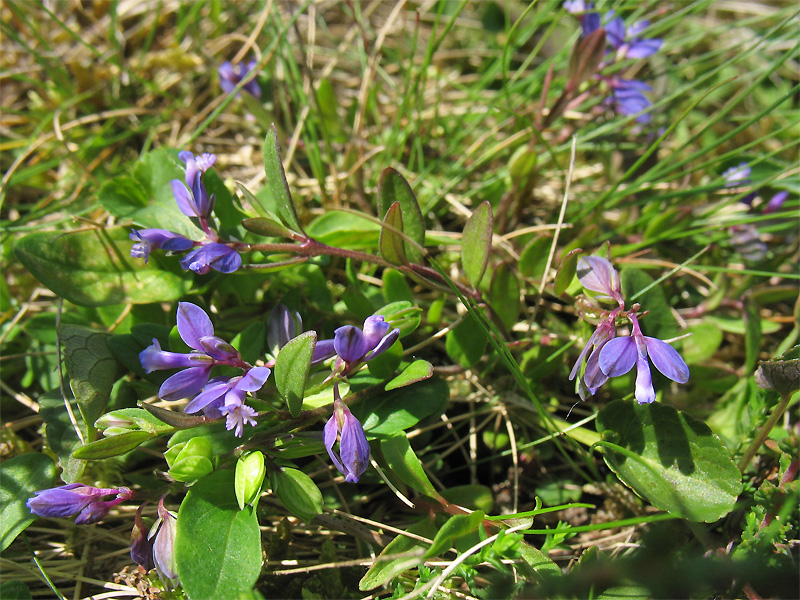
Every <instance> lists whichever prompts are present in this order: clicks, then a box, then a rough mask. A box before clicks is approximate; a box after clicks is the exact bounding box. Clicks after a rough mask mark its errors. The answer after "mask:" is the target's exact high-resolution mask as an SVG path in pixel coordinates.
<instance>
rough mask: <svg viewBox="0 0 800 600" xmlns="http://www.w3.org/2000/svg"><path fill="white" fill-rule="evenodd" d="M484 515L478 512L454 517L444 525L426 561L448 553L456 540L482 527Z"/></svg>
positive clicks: (429, 550)
mask: <svg viewBox="0 0 800 600" xmlns="http://www.w3.org/2000/svg"><path fill="white" fill-rule="evenodd" d="M483 518H484V514H483V511H482V510H476V511H475V512H472V513H470V514H468V515H453V516H452V517H450V518H449V519H448V520H447V522H446V523H445V524H444V525H442V527H441V529H439V532H438V533H437V534H436V537H435V538H433V544H432V545H431V547H430V548H428V551H427V552H426V553H425V559H426V560H428V559H431V558H433V557H434V556H439V555H440V554H443V553H444V552H447V551H448V550H449V549H450V548H451V547H452V546H453V544H454V543H455V541H456V539H458V538H460V537H462V536H464V535H468V534H470V533H472V532H473V531H475V530H476V529H477V528H478V527H480V526H481V523H482V522H483Z"/></svg>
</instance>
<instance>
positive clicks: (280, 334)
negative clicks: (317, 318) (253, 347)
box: [267, 304, 303, 356]
mask: <svg viewBox="0 0 800 600" xmlns="http://www.w3.org/2000/svg"><path fill="white" fill-rule="evenodd" d="M302 330H303V318H302V317H301V316H300V313H299V312H297V311H296V310H289V309H288V308H287V307H285V306H284V305H283V304H278V305H277V306H275V308H273V309H272V310H271V311H270V313H269V317H268V318H267V347H268V348H269V351H270V353H271V354H272V355H273V356H277V355H278V351H279V350H280V349H281V348H283V347H284V346H285V345H286V344H288V343H289V340H292V339H294V337H295V335H297V332H298V331H302Z"/></svg>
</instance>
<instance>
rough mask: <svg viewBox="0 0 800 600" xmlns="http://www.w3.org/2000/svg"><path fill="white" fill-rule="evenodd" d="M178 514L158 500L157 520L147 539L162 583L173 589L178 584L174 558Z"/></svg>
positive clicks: (161, 500) (162, 500)
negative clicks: (149, 541) (151, 546)
mask: <svg viewBox="0 0 800 600" xmlns="http://www.w3.org/2000/svg"><path fill="white" fill-rule="evenodd" d="M177 524H178V515H176V514H175V513H174V512H172V511H169V510H167V509H166V507H165V506H164V499H163V498H161V499H160V500H159V501H158V520H157V521H156V522H155V523H154V524H153V528H152V529H151V530H150V535H149V536H148V539H150V540H151V541H152V544H153V563H154V564H155V567H156V571H158V576H159V577H161V581H163V582H164V585H166V586H167V587H169V588H170V589H174V588H175V587H176V586H177V585H178V564H177V561H176V559H175V533H176V531H177Z"/></svg>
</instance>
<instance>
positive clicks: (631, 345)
mask: <svg viewBox="0 0 800 600" xmlns="http://www.w3.org/2000/svg"><path fill="white" fill-rule="evenodd" d="M590 358H591V357H590ZM598 360H599V364H600V369H601V370H602V371H603V373H605V374H606V375H608V376H609V377H618V376H619V375H624V374H625V373H627V372H628V371H630V370H631V369H632V368H633V365H634V363H635V362H636V343H635V342H634V340H633V337H631V336H626V337H618V338H614V339H613V340H610V341H609V342H608V343H607V344H606V345H605V346H603V349H602V350H601V351H600V356H599V357H598Z"/></svg>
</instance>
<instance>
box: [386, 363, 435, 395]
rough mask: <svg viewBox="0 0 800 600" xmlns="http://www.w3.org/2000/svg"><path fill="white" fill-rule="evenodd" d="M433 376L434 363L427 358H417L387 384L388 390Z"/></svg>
mask: <svg viewBox="0 0 800 600" xmlns="http://www.w3.org/2000/svg"><path fill="white" fill-rule="evenodd" d="M430 377H433V365H432V364H431V363H429V362H428V361H427V360H422V359H420V360H415V361H414V362H413V363H411V364H410V365H408V366H407V367H406V368H405V369H403V372H402V373H400V375H398V376H397V377H395V378H394V379H392V380H391V381H390V382H389V383H387V384H386V387H385V388H384V389H385V390H386V391H387V392H388V391H389V390H394V389H397V388H401V387H405V386H407V385H411V384H412V383H417V382H418V381H422V380H424V379H428V378H430Z"/></svg>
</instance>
